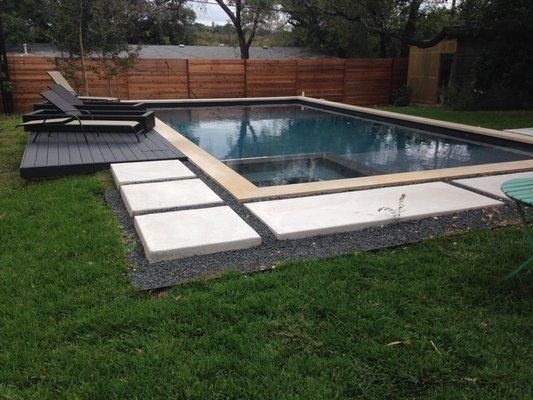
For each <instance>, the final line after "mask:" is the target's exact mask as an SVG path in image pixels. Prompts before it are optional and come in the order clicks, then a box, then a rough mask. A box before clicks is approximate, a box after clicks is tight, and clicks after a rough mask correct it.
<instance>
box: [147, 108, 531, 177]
mask: <svg viewBox="0 0 533 400" xmlns="http://www.w3.org/2000/svg"><path fill="white" fill-rule="evenodd" d="M156 113H157V117H158V118H160V119H161V120H162V121H164V122H165V123H167V124H168V125H170V126H171V127H172V128H174V129H175V130H176V131H178V132H179V133H181V134H182V135H184V136H185V137H187V138H188V139H189V140H191V141H192V142H194V143H195V144H197V145H198V146H199V147H201V148H202V149H204V150H206V151H207V152H209V153H210V154H212V155H213V156H214V157H216V158H217V159H219V160H222V161H223V162H226V164H227V165H229V166H230V167H231V168H233V169H235V170H236V171H237V172H239V173H240V174H241V175H242V176H244V177H245V178H247V179H248V180H250V181H251V182H253V183H255V184H256V185H258V186H270V185H280V184H291V183H301V182H312V181H317V180H330V179H342V178H352V177H358V176H367V175H380V174H390V173H397V172H408V171H421V170H431V169H440V168H451V167H461V166H468V165H479V164H488V163H497V162H506V161H518V160H526V159H529V158H531V157H530V154H528V153H524V152H520V151H517V150H514V149H511V148H503V147H496V146H492V145H489V144H486V143H480V142H471V141H466V140H462V139H459V138H457V139H456V138H452V137H449V136H442V135H439V134H436V133H431V132H428V131H420V130H416V129H410V128H405V127H398V126H395V125H390V124H387V123H383V122H378V121H372V120H367V119H362V118H357V117H353V116H347V115H341V114H337V113H333V112H329V111H324V110H320V109H315V108H312V107H307V106H301V105H266V106H265V105H259V106H258V105H253V106H224V107H193V108H180V109H168V110H157V111H156ZM317 155H318V156H317Z"/></svg>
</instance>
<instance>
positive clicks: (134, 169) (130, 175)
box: [111, 160, 196, 187]
mask: <svg viewBox="0 0 533 400" xmlns="http://www.w3.org/2000/svg"><path fill="white" fill-rule="evenodd" d="M111 173H112V174H113V178H114V179H115V183H116V185H117V187H119V186H122V185H129V184H132V183H143V182H160V181H173V180H178V179H190V178H196V175H194V173H193V172H192V171H191V170H190V169H189V168H187V167H186V166H185V165H183V163H182V162H181V161H178V160H163V161H142V162H132V163H119V164H111Z"/></svg>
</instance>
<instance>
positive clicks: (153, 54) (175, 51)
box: [8, 43, 327, 60]
mask: <svg viewBox="0 0 533 400" xmlns="http://www.w3.org/2000/svg"><path fill="white" fill-rule="evenodd" d="M132 47H134V46H132ZM27 51H28V54H31V55H35V56H44V57H55V56H58V55H59V51H58V50H57V49H56V48H55V47H54V46H53V45H51V44H46V43H32V44H28V45H27ZM8 54H14V55H21V54H24V48H23V46H20V47H17V48H13V49H11V51H8ZM139 56H140V57H141V58H165V59H185V58H188V59H219V60H228V59H239V58H241V54H240V51H239V48H235V47H227V46H183V45H182V46H160V45H145V46H142V48H141V51H140V54H139ZM250 58H251V59H283V58H285V59H287V58H327V56H324V54H321V53H319V52H316V51H313V50H310V49H307V48H303V47H268V48H263V47H251V48H250Z"/></svg>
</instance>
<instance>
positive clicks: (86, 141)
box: [83, 132, 89, 144]
mask: <svg viewBox="0 0 533 400" xmlns="http://www.w3.org/2000/svg"><path fill="white" fill-rule="evenodd" d="M83 137H84V138H85V143H87V144H88V143H89V141H88V140H87V135H86V134H85V132H83Z"/></svg>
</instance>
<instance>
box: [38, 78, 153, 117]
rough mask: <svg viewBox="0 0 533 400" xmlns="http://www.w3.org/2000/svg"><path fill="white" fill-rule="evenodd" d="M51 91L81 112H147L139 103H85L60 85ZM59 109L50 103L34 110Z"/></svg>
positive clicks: (55, 85) (51, 88) (51, 87)
mask: <svg viewBox="0 0 533 400" xmlns="http://www.w3.org/2000/svg"><path fill="white" fill-rule="evenodd" d="M48 87H49V88H50V90H51V91H53V92H55V93H56V94H58V95H59V96H60V97H61V98H62V99H63V101H65V102H67V103H68V104H70V105H71V106H73V107H74V108H76V109H79V110H89V111H101V110H102V111H103V110H112V111H115V110H131V111H143V110H146V104H145V103H143V102H139V103H112V102H103V103H101V102H98V103H97V102H91V103H85V102H83V101H81V100H80V99H79V98H77V97H76V96H74V95H73V94H72V93H70V92H69V91H68V90H67V89H65V88H64V87H63V86H61V85H58V84H55V83H53V84H51V85H49V86H48ZM47 100H48V99H47ZM56 108H57V107H55V105H53V104H51V103H50V102H46V101H45V102H41V103H36V104H34V105H33V109H34V110H36V111H37V110H54V109H56Z"/></svg>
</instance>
